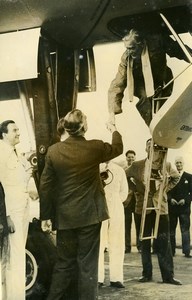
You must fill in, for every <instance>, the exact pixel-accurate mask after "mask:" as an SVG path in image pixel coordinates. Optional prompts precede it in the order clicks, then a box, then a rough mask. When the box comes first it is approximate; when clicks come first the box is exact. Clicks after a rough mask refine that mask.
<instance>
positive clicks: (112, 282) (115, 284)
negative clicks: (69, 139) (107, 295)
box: [110, 281, 125, 289]
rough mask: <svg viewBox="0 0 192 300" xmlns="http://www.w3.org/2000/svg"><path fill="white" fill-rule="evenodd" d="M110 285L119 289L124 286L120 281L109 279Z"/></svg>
mask: <svg viewBox="0 0 192 300" xmlns="http://www.w3.org/2000/svg"><path fill="white" fill-rule="evenodd" d="M110 286H112V287H116V288H119V289H122V288H124V287H125V286H124V285H123V284H122V283H121V282H120V281H110Z"/></svg>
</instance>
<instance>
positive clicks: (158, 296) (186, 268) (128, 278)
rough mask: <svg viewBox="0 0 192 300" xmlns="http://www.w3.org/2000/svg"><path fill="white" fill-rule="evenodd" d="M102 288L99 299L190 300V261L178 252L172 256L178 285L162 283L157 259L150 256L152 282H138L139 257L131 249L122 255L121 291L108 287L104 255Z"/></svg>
mask: <svg viewBox="0 0 192 300" xmlns="http://www.w3.org/2000/svg"><path fill="white" fill-rule="evenodd" d="M105 268H106V279H105V286H104V287H102V288H100V289H99V300H116V299H117V300H125V299H126V300H127V299H128V300H152V299H153V300H191V299H192V258H185V257H184V256H183V254H182V253H181V249H177V253H176V256H175V257H174V268H175V278H177V279H179V280H181V281H182V284H183V285H182V286H175V285H171V284H163V283H162V282H161V275H160V271H159V267H158V261H157V256H156V255H153V281H152V282H147V283H140V282H138V278H139V277H140V276H141V272H142V266H141V257H140V254H139V253H138V252H137V249H136V248H135V247H132V253H127V254H125V261H124V285H125V288H124V289H117V288H111V287H109V268H108V254H107V253H106V254H105Z"/></svg>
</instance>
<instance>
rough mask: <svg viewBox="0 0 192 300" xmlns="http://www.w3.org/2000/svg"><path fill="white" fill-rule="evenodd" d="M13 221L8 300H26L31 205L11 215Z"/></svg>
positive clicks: (8, 272)
mask: <svg viewBox="0 0 192 300" xmlns="http://www.w3.org/2000/svg"><path fill="white" fill-rule="evenodd" d="M11 219H12V221H13V222H14V225H15V232H14V233H10V234H9V241H10V261H9V263H8V265H7V272H6V292H7V298H6V300H25V273H26V272H25V269H26V262H25V245H26V240H27V233H28V226H29V204H28V203H27V204H26V207H24V208H20V209H17V210H16V211H14V212H13V213H11ZM3 300H4V299H3Z"/></svg>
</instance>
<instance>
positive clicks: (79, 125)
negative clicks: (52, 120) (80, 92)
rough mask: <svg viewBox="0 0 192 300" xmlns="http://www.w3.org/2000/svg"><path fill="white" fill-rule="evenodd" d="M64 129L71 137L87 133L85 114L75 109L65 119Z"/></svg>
mask: <svg viewBox="0 0 192 300" xmlns="http://www.w3.org/2000/svg"><path fill="white" fill-rule="evenodd" d="M64 129H65V130H66V131H67V132H68V133H69V135H73V136H78V135H80V134H82V133H84V132H85V130H84V114H83V113H82V111H81V110H79V109H73V110H72V111H70V112H69V113H68V114H67V115H66V116H65V117H64Z"/></svg>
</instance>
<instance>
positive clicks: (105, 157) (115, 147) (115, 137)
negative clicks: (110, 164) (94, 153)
mask: <svg viewBox="0 0 192 300" xmlns="http://www.w3.org/2000/svg"><path fill="white" fill-rule="evenodd" d="M102 152H103V154H102V161H101V162H106V161H109V160H111V159H113V158H115V157H117V156H119V155H120V154H122V153H123V142H122V137H121V135H120V133H119V132H118V131H114V132H113V134H112V143H111V144H109V143H103V147H102Z"/></svg>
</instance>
